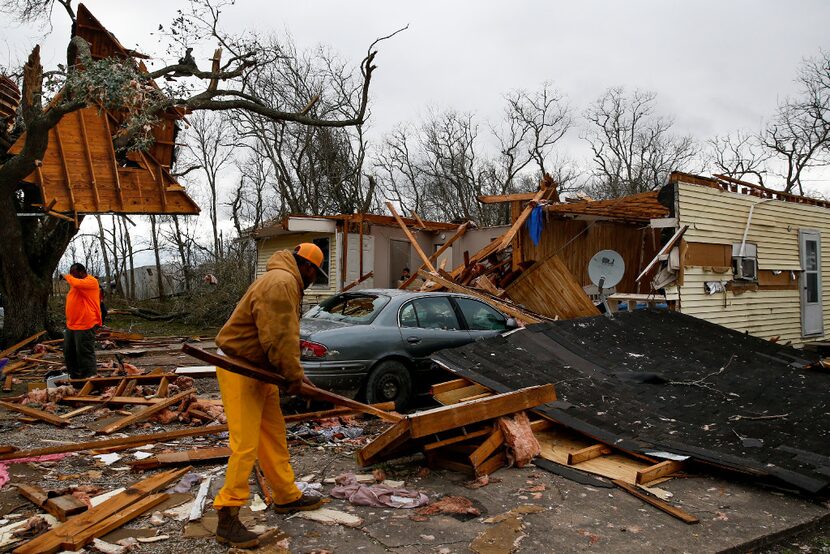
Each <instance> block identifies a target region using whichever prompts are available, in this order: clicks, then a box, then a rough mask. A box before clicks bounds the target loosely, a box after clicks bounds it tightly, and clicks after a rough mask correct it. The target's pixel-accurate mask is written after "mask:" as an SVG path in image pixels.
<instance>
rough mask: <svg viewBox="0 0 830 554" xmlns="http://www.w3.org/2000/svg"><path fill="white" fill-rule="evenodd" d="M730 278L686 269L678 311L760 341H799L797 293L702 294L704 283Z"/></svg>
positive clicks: (785, 291)
mask: <svg viewBox="0 0 830 554" xmlns="http://www.w3.org/2000/svg"><path fill="white" fill-rule="evenodd" d="M730 278H731V274H727V275H724V274H721V273H714V272H712V271H706V270H704V269H703V268H701V267H686V269H685V272H684V276H683V286H682V287H680V306H681V308H680V309H681V311H682V312H683V313H684V314H688V315H692V316H695V317H699V318H701V319H705V320H707V321H711V322H712V323H717V324H719V325H723V326H725V327H729V328H730V329H735V330H736V331H741V332H744V331H746V332H749V333H750V334H751V335H755V336H758V337H761V338H766V339H768V338H770V337H774V336H776V335H780V336H781V340H782V341H788V340H790V341H793V342H794V343H800V342H801V304H800V298H799V293H798V291H797V290H758V291H747V292H744V293H743V294H737V295H736V294H734V293H732V292H730V291H726V292H725V293H715V294H712V295H709V294H707V293H706V290H705V288H704V285H703V283H704V282H705V281H725V280H728V279H730Z"/></svg>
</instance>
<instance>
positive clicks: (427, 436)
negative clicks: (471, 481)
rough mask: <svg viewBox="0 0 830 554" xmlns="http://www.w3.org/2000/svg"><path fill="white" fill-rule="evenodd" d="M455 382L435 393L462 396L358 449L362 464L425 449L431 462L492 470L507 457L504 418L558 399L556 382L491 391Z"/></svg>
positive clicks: (485, 472) (471, 470)
mask: <svg viewBox="0 0 830 554" xmlns="http://www.w3.org/2000/svg"><path fill="white" fill-rule="evenodd" d="M455 384H456V383H454V382H451V383H450V384H444V385H445V386H444V387H440V386H439V389H438V391H439V392H438V393H436V394H445V398H446V397H448V396H453V397H456V398H458V400H459V401H458V402H456V403H453V404H451V405H447V406H443V407H440V408H435V409H432V410H426V411H423V412H416V413H414V414H410V415H408V416H406V417H404V418H403V419H402V420H401V421H399V422H397V423H395V424H394V425H392V426H391V427H390V428H389V429H387V430H386V431H385V432H384V433H383V434H381V435H380V436H379V437H378V438H376V439H375V440H374V441H372V442H371V443H369V444H368V445H366V447H364V448H363V449H362V450H361V451H360V452H359V454H358V462H359V463H360V465H361V466H367V465H373V464H376V463H378V462H381V461H383V460H388V459H392V458H398V457H402V456H407V455H411V454H413V453H417V452H421V453H423V454H424V456H425V457H426V461H427V465H428V466H429V467H440V468H445V469H451V470H455V471H460V472H464V473H467V474H469V475H471V476H474V477H480V476H482V475H488V474H490V473H493V472H494V471H496V470H498V469H499V468H501V467H504V466H505V465H506V464H507V461H508V448H507V445H508V441H507V437H506V436H505V433H504V431H503V430H502V428H501V426H500V425H499V418H502V417H505V416H514V415H516V414H520V413H522V412H523V411H525V410H528V409H531V408H534V407H536V406H539V405H541V404H545V403H547V402H553V401H555V400H556V393H555V391H554V388H553V385H542V386H535V387H528V388H526V389H520V390H517V391H514V392H509V393H505V394H492V393H490V392H487V391H484V390H483V389H482V390H481V391H478V392H476V391H472V390H469V389H465V388H452V387H453V386H454V385H455ZM528 425H529V426H530V423H529V422H528ZM513 446H514V450H515V446H516V445H515V444H514V445H513Z"/></svg>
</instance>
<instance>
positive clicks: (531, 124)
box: [497, 82, 573, 177]
mask: <svg viewBox="0 0 830 554" xmlns="http://www.w3.org/2000/svg"><path fill="white" fill-rule="evenodd" d="M506 99H507V108H506V110H505V119H506V120H507V122H508V124H509V126H510V128H511V135H510V136H514V137H516V138H518V137H521V139H522V140H521V146H523V147H524V148H525V149H526V151H527V155H528V156H529V158H530V160H531V161H532V162H533V163H535V164H536V167H537V169H538V175H539V176H540V177H541V176H542V175H544V174H545V173H549V172H550V171H551V169H552V168H551V166H550V164H551V159H550V158H551V155H552V153H553V148H554V146H555V145H556V143H557V142H559V141H560V140H561V139H562V137H564V136H565V133H567V132H568V129H570V128H571V125H572V123H573V120H572V117H571V110H570V106H569V105H568V103H567V101H566V100H565V98H564V97H563V96H562V94H561V93H559V92H558V91H556V90H555V89H554V88H553V87H552V85H551V84H550V83H548V82H545V83H543V84H542V87H541V88H540V89H539V90H538V91H536V92H533V93H531V92H528V91H525V90H518V91H514V92H511V93H510V94H508V95H507V97H506ZM514 129H515V130H514ZM497 136H498V135H497ZM500 142H502V150H504V143H503V141H500Z"/></svg>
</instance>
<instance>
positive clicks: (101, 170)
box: [9, 4, 200, 223]
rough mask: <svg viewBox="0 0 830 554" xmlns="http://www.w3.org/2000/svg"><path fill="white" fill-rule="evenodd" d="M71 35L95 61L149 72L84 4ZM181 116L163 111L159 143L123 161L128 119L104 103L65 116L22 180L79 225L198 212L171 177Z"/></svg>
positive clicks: (157, 127)
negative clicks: (112, 216)
mask: <svg viewBox="0 0 830 554" xmlns="http://www.w3.org/2000/svg"><path fill="white" fill-rule="evenodd" d="M73 35H76V36H81V37H82V38H84V40H86V41H87V42H89V43H90V50H91V53H92V56H93V58H96V59H101V58H106V57H108V56H116V57H118V58H123V59H125V60H129V61H128V63H133V64H135V67H136V68H137V69H138V70H139V71H143V72H146V71H147V70H146V68H145V67H144V65H143V63H141V62H136V61H135V60H134V59H133V55H134V53H133V52H132V51H131V50H127V49H126V48H124V47H123V46H122V45H121V43H120V42H119V41H118V39H117V38H115V36H114V35H113V34H112V33H110V32H109V31H108V30H107V29H106V28H105V27H104V26H103V25H101V23H100V22H99V21H98V20H97V19H96V18H95V17H94V16H93V15H92V14H91V13H90V12H89V10H88V9H87V8H86V7H85V6H84V5H83V4H80V5H79V6H78V11H77V21H76V23H75V25H74V26H73ZM153 86H156V88H157V85H155V83H153ZM46 109H47V110H48V109H49V107H47V108H46ZM183 116H184V114H183V113H182V111H181V110H175V109H173V110H167V111H165V112H164V113H162V114H160V118H159V121H158V122H157V123H156V124H154V126H153V129H152V133H153V137H154V139H155V141H154V144H153V145H151V147H150V148H149V149H148V150H147V151H146V152H142V151H134V152H128V153H127V154H126V155H125V156H124V159H121V160H119V156H118V155H117V153H116V151H115V148H114V145H113V137H114V134H115V132H117V129H118V128H119V127H120V126H121V123H122V120H123V117H124V114H122V113H119V112H117V111H116V112H113V111H112V110H106V109H104V108H103V107H102V106H87V107H85V108H83V109H81V110H77V111H76V112H72V113H69V114H66V115H65V116H63V117H62V118H61V120H60V121H59V122H58V124H57V125H56V126H55V127H53V128H52V129H50V130H49V145H48V146H47V149H46V152H45V153H44V155H43V159H42V163H40V164H39V165H38V166H37V167H36V169H35V171H33V172H32V174H31V175H29V176H27V177H26V178H25V179H24V180H23V181H24V182H27V183H30V184H33V185H37V186H38V187H39V189H40V193H41V197H42V203H43V206H44V207H47V206H48V209H46V210H45V211H47V212H48V213H51V214H53V215H57V216H62V217H64V218H65V217H66V216H65V215H64V214H70V215H71V216H72V217H71V219H72V220H73V221H75V222H76V223H77V221H78V215H81V214H93V213H120V214H181V215H195V214H198V213H199V211H200V210H199V206H198V205H197V204H196V203H195V202H194V201H193V200H192V199H191V198H190V197H189V196H188V195H187V194H186V192H185V189H184V187H182V186H181V185H180V184H179V183H178V182H176V179H175V177H173V175H172V174H171V173H170V166H171V165H172V163H173V147H174V145H175V144H174V143H175V135H176V132H177V127H176V120H178V119H181V118H183ZM25 137H26V135H25V133H24V134H23V135H21V136H20V137H18V139H17V141H16V142H15V144H13V145H12V147H11V148H10V149H9V152H10V153H12V154H17V153H19V152H20V151H21V150H22V148H23V144H24V143H25V140H26V138H25Z"/></svg>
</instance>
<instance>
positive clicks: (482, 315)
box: [455, 298, 507, 331]
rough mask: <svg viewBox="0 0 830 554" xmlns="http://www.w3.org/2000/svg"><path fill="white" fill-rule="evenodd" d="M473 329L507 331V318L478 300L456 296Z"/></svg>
mask: <svg viewBox="0 0 830 554" xmlns="http://www.w3.org/2000/svg"><path fill="white" fill-rule="evenodd" d="M455 301H456V303H457V304H458V307H459V308H461V313H462V314H464V319H465V320H467V327H469V328H470V330H471V331H506V330H507V318H505V317H504V316H503V315H502V314H500V313H499V312H497V311H496V310H494V309H493V308H491V307H490V306H488V305H487V304H485V303H484V302H479V301H478V300H472V299H470V298H455Z"/></svg>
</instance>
